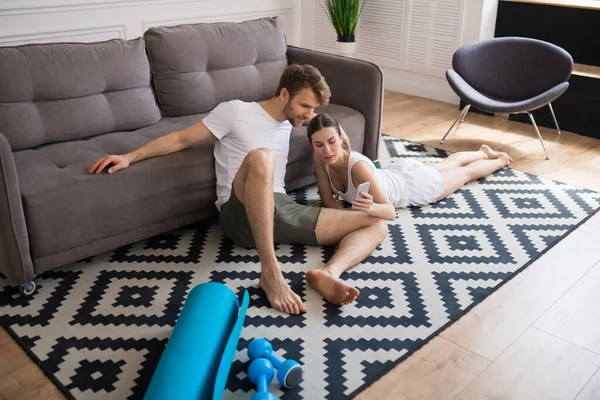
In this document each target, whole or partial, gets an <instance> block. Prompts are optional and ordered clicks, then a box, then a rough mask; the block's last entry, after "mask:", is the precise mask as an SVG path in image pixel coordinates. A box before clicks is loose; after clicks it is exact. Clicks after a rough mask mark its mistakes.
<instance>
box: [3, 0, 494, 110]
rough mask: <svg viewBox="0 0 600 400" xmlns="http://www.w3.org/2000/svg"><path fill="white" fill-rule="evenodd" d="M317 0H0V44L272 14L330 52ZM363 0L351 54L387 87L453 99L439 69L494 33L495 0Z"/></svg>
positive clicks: (83, 38)
mask: <svg viewBox="0 0 600 400" xmlns="http://www.w3.org/2000/svg"><path fill="white" fill-rule="evenodd" d="M323 2H324V0H105V1H100V0H0V45H18V44H24V43H32V42H57V41H63V42H64V41H75V42H91V41H102V40H108V39H112V38H123V39H131V38H136V37H139V36H141V35H142V34H143V33H144V31H145V30H146V29H148V28H149V27H152V26H159V25H177V24H185V23H196V22H214V21H243V20H247V19H253V18H260V17H265V16H273V15H278V16H280V17H281V19H282V21H283V24H284V26H285V31H286V37H287V40H288V43H289V44H292V45H298V46H303V47H307V48H313V49H318V50H323V51H330V52H335V40H336V36H335V33H334V31H333V28H331V25H330V23H329V21H328V20H327V19H326V17H325V15H324V14H323V9H322V8H321V7H322V6H321V4H323ZM367 4H368V6H369V7H370V8H367V7H365V10H366V11H365V14H364V17H363V20H362V21H361V27H360V31H359V35H358V36H359V37H358V43H359V52H358V54H357V57H359V58H364V59H366V60H370V61H373V62H375V63H377V64H378V65H380V66H381V67H382V69H383V71H384V74H385V86H386V88H387V89H389V90H394V91H399V92H403V93H409V94H414V95H418V96H422V97H428V98H433V99H438V100H442V101H447V102H451V103H458V101H459V99H458V97H457V96H456V95H455V94H454V92H453V91H452V89H450V87H449V85H448V83H447V81H446V78H445V75H444V73H445V69H446V68H449V67H450V60H451V54H452V53H453V52H454V50H456V48H458V47H459V46H460V45H463V44H467V43H472V42H475V41H477V40H481V39H487V38H492V37H493V36H494V25H495V20H496V8H497V4H498V0H368V2H367ZM435 4H436V6H434V5H435ZM432 7H437V8H432ZM436 10H437V11H436ZM440 10H441V11H440ZM361 39H362V40H361Z"/></svg>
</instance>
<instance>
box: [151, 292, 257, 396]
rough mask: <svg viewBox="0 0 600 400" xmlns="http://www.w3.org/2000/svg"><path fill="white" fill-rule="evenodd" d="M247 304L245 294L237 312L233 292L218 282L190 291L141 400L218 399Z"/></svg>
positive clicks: (246, 293)
mask: <svg viewBox="0 0 600 400" xmlns="http://www.w3.org/2000/svg"><path fill="white" fill-rule="evenodd" d="M248 301H249V299H248V292H245V293H244V299H243V301H242V307H241V308H240V305H239V303H238V299H237V297H236V295H235V294H234V293H233V291H232V290H231V289H229V288H228V287H227V286H225V285H223V284H221V283H217V282H207V283H202V284H200V285H198V286H196V287H194V288H193V289H192V290H191V291H190V294H189V295H188V298H187V300H186V302H185V305H184V306H183V309H182V310H181V313H180V314H179V318H178V320H177V323H176V324H175V328H173V332H172V333H171V337H170V338H169V341H168V343H167V346H166V347H165V350H164V351H163V354H162V356H161V358H160V361H159V362H158V365H157V367H156V370H155V371H154V375H153V376H152V380H151V381H150V384H149V385H148V389H147V390H146V394H145V396H144V400H188V399H189V400H199V399H212V398H221V396H222V393H223V390H224V387H225V381H226V379H227V375H228V373H229V368H230V366H231V361H232V359H233V354H234V352H235V347H236V346H237V342H238V340H239V336H240V332H241V328H242V325H243V320H244V318H245V316H246V310H247V308H248ZM232 346H233V351H232V350H231V347H232ZM215 383H216V385H215Z"/></svg>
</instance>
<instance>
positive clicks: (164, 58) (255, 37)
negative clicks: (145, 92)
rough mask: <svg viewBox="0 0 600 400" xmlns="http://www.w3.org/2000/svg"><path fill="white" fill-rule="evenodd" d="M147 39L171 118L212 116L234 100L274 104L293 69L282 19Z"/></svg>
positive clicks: (167, 32)
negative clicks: (288, 68) (287, 72)
mask: <svg viewBox="0 0 600 400" xmlns="http://www.w3.org/2000/svg"><path fill="white" fill-rule="evenodd" d="M144 37H145V38H146V42H147V47H148V56H149V58H150V65H151V69H152V74H153V80H154V87H155V90H156V96H157V99H158V102H159V104H160V107H161V110H162V113H163V115H164V116H168V117H175V116H182V115H190V114H198V113H203V112H208V111H210V110H212V109H213V108H214V107H216V106H217V104H219V103H221V102H223V101H229V100H233V99H240V100H246V101H257V100H264V99H268V98H270V97H272V96H273V95H274V94H275V91H276V90H277V86H278V84H279V78H280V76H281V73H282V72H283V70H284V69H285V67H286V66H287V65H288V62H287V58H286V51H287V45H286V40H285V34H284V29H283V24H282V23H281V20H280V19H279V17H274V18H262V19H258V20H252V21H245V22H241V23H234V22H219V23H210V24H208V23H206V24H193V25H179V26H174V27H158V28H150V29H149V30H148V31H146V33H145V34H144Z"/></svg>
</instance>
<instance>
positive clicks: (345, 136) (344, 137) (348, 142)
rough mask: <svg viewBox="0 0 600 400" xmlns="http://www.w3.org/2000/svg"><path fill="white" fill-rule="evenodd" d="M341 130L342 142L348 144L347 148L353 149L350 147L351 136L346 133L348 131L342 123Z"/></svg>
mask: <svg viewBox="0 0 600 400" xmlns="http://www.w3.org/2000/svg"><path fill="white" fill-rule="evenodd" d="M340 132H341V133H342V143H343V144H345V145H346V146H348V148H347V150H348V151H351V150H352V147H350V138H349V137H348V135H346V132H345V131H344V128H342V126H341V125H340Z"/></svg>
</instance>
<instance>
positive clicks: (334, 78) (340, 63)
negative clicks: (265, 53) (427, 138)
mask: <svg viewBox="0 0 600 400" xmlns="http://www.w3.org/2000/svg"><path fill="white" fill-rule="evenodd" d="M287 57H288V61H289V63H290V64H310V65H313V66H314V67H316V68H317V69H318V70H319V71H321V73H322V74H323V76H324V77H325V79H326V80H327V83H328V84H329V87H330V88H331V103H334V104H339V105H342V106H346V107H350V108H352V109H354V110H356V111H358V112H360V113H361V114H362V115H363V116H364V117H365V141H364V147H363V154H364V155H366V156H367V157H369V158H370V159H371V160H375V159H377V158H378V157H379V139H380V137H381V118H382V108H383V72H382V71H381V69H380V68H379V67H378V66H377V65H375V64H373V63H370V62H367V61H363V60H357V59H354V58H348V57H342V56H338V55H335V54H329V53H323V52H319V51H314V50H309V49H304V48H300V47H295V46H288V48H287Z"/></svg>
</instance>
